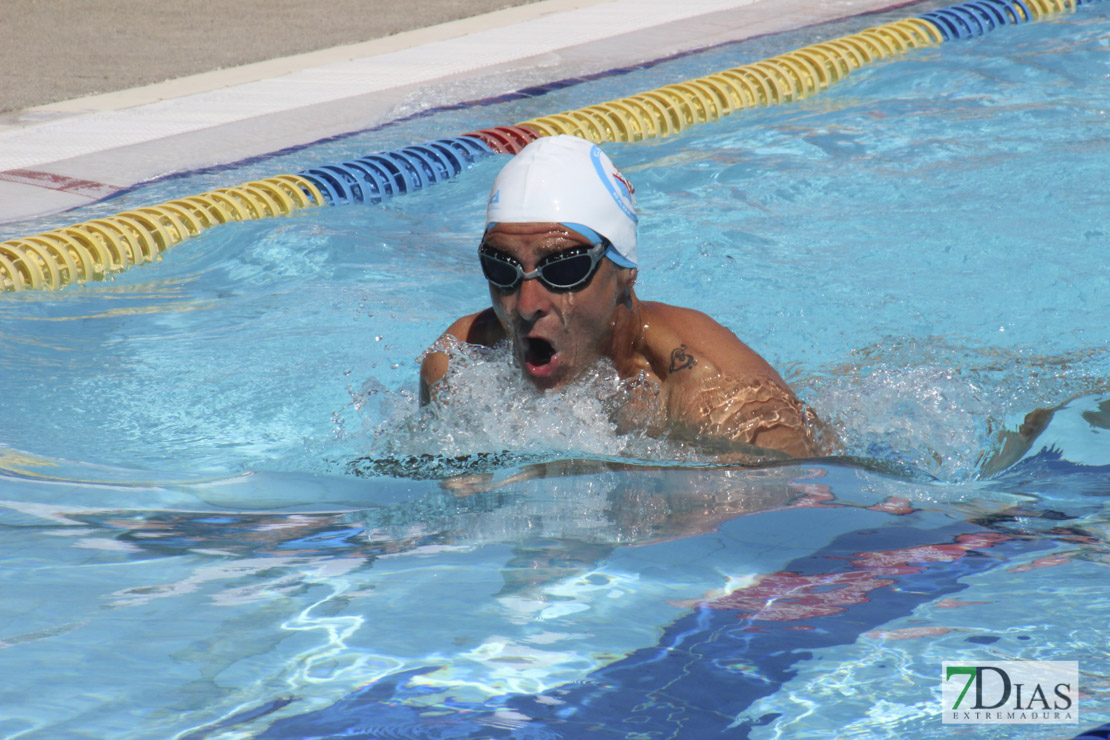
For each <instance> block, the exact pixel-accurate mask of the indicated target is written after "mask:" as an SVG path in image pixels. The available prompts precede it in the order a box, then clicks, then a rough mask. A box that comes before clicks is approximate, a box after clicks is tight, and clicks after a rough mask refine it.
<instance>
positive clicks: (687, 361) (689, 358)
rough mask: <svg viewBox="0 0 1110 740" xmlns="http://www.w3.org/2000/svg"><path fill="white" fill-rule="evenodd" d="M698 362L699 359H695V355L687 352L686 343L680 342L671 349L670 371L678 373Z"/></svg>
mask: <svg viewBox="0 0 1110 740" xmlns="http://www.w3.org/2000/svg"><path fill="white" fill-rule="evenodd" d="M697 364H698V361H697V360H695V359H694V356H693V355H691V354H688V353H687V352H686V345H685V344H680V345H679V346H677V347H675V348H674V349H673V350H671V367H670V372H672V373H677V372H678V371H679V370H685V369H686V368H690V367H693V366H694V365H697Z"/></svg>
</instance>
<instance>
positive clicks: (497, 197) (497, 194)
mask: <svg viewBox="0 0 1110 740" xmlns="http://www.w3.org/2000/svg"><path fill="white" fill-rule="evenodd" d="M500 202H501V188H497V190H494V191H493V195H491V196H490V197H489V203H488V205H491V206H492V205H495V204H497V203H500Z"/></svg>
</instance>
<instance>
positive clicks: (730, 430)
mask: <svg viewBox="0 0 1110 740" xmlns="http://www.w3.org/2000/svg"><path fill="white" fill-rule="evenodd" d="M649 312H650V315H651V317H652V321H653V323H654V326H653V334H654V336H653V338H652V344H653V345H654V346H655V347H656V352H655V354H657V355H660V356H662V357H663V358H664V361H663V363H662V364H664V365H665V370H664V373H663V374H661V377H663V378H664V384H663V385H664V387H665V388H666V398H667V416H668V419H669V421H670V422H671V425H672V428H673V429H675V431H678V432H680V433H686V434H691V435H692V436H695V437H700V438H703V439H705V438H708V439H714V440H720V441H725V442H730V443H738V445H737V446H738V447H746V446H749V445H750V446H754V447H758V448H761V449H765V450H778V451H780V452H785V453H787V454H789V455H792V456H795V457H806V456H809V455H812V454H814V453H815V449H814V447H815V445H814V441H813V438H812V430H811V428H810V427H811V424H812V421H813V419H812V418H811V416H812V411H810V410H808V409H807V408H806V406H805V405H804V404H802V403H801V402H800V401H799V400H798V398H797V397H796V396H795V395H794V393H793V391H791V390H790V387H789V386H788V385H787V384H786V382H785V381H784V380H783V379H782V378H781V377H780V376H779V374H778V373H777V372H775V370H774V368H772V367H771V366H770V365H769V364H768V363H767V361H766V360H764V359H763V358H762V357H760V356H759V354H757V353H756V352H755V351H754V350H752V349H751V348H750V347H748V346H747V345H746V344H744V343H743V342H741V341H740V339H739V338H737V336H736V335H735V334H733V333H732V332H731V331H729V330H728V329H726V328H725V327H723V326H721V325H720V324H719V323H717V322H716V321H714V320H713V319H711V318H710V317H708V316H706V315H705V314H703V313H701V312H699V311H694V310H691V309H684V308H677V307H674V306H666V305H664V304H650V305H649Z"/></svg>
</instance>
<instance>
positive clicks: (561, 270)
mask: <svg viewBox="0 0 1110 740" xmlns="http://www.w3.org/2000/svg"><path fill="white" fill-rule="evenodd" d="M608 246H609V245H608V243H606V242H604V241H602V242H599V243H597V244H594V245H593V246H591V247H571V248H570V249H564V250H563V251H562V252H556V253H555V254H551V255H548V256H547V257H544V258H543V259H542V260H540V262H539V264H537V265H536V269H535V270H532V271H531V272H525V271H524V269H523V268H522V267H521V266H520V261H519V260H518V259H516V258H515V257H511V256H509V255H507V254H505V253H504V252H499V251H497V250H496V249H491V248H490V247H487V246H486V245H484V244H483V245H482V246H480V247H478V259H479V260H480V261H481V263H482V273H483V274H484V275H485V276H486V280H489V281H490V282H491V283H493V284H494V285H496V286H497V287H498V288H500V289H501V290H505V291H511V290H516V288H517V286H518V285H520V283H521V281H522V280H531V279H532V278H539V280H540V282H541V283H543V284H544V285H546V286H547V287H548V288H551V289H552V290H572V289H574V288H577V287H579V286H580V285H584V284H585V283H587V282H588V281H589V279H590V278H591V277H593V274H594V273H595V272H597V265H598V263H599V262H601V260H602V258H603V257H604V256H605V250H606V248H607V247H608Z"/></svg>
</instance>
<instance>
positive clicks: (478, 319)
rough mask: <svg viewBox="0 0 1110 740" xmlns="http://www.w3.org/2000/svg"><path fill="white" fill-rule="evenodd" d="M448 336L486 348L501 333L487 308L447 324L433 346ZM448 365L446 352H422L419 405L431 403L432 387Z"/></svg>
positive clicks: (500, 338) (495, 341) (494, 316)
mask: <svg viewBox="0 0 1110 740" xmlns="http://www.w3.org/2000/svg"><path fill="white" fill-rule="evenodd" d="M449 336H450V337H454V338H455V339H457V340H458V341H460V342H466V343H467V344H482V345H485V346H487V347H489V346H492V345H494V344H496V343H497V342H499V341H501V340H502V339H503V338H504V337H505V332H504V330H503V329H502V328H501V324H500V323H499V322H498V321H497V316H496V315H495V314H494V313H493V309H490V308H487V309H486V310H484V311H479V312H478V313H473V314H470V315H469V316H463V317H462V318H461V319H459V320H457V321H456V322H455V323H453V324H451V326H449V327H447V331H445V332H444V333H443V334H442V335H441V336H440V338H439V340H437V341H436V344H435V345H433V346H436V345H438V344H440V342H441V341H442V340H443V339H444V338H445V337H449ZM448 366H449V361H448V359H447V353H446V352H440V351H430V352H428V353H426V354H425V355H424V359H423V360H422V361H421V362H420V405H421V406H427V405H428V404H429V403H431V402H432V397H433V389H434V386H435V384H436V383H438V382H439V381H441V380H443V376H444V375H446V374H447V368H448Z"/></svg>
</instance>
